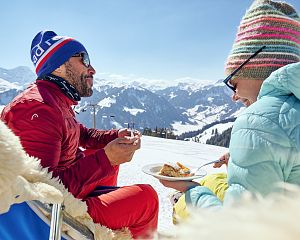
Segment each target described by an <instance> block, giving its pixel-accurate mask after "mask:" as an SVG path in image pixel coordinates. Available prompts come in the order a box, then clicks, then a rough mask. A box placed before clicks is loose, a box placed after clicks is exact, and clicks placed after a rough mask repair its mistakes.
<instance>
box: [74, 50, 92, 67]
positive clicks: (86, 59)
mask: <svg viewBox="0 0 300 240" xmlns="http://www.w3.org/2000/svg"><path fill="white" fill-rule="evenodd" d="M72 57H81V60H82V63H83V64H84V66H86V67H87V68H88V67H90V66H91V62H90V58H89V55H88V54H87V53H86V52H80V53H76V54H74V55H73V56H72Z"/></svg>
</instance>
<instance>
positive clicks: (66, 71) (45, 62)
mask: <svg viewBox="0 0 300 240" xmlns="http://www.w3.org/2000/svg"><path fill="white" fill-rule="evenodd" d="M31 60H32V62H33V63H34V65H35V67H36V73H37V76H38V78H37V80H36V82H35V83H34V84H32V85H31V86H30V87H28V89H26V90H25V91H24V92H22V93H21V94H19V95H18V96H17V97H16V98H15V99H14V100H13V101H12V102H11V103H10V104H9V105H7V106H6V107H5V108H4V110H3V112H2V114H1V119H2V120H3V121H4V122H5V123H6V124H7V125H8V126H9V127H10V128H11V129H12V130H13V131H14V133H15V134H16V135H17V136H19V137H20V139H21V143H22V145H23V147H24V149H25V151H26V152H27V153H28V154H29V155H31V156H35V157H37V158H39V159H41V164H42V166H43V167H45V168H49V171H51V172H52V174H53V177H59V178H60V179H61V181H62V183H63V184H64V185H65V187H66V188H67V189H68V190H69V191H70V192H71V193H72V194H73V195H74V196H75V197H77V198H79V199H82V200H83V201H85V202H86V203H87V206H88V212H89V214H90V215H91V217H92V218H93V220H94V222H96V223H100V224H102V225H105V226H107V227H109V228H111V229H120V228H123V227H128V228H129V230H130V231H131V233H132V236H133V237H134V238H138V237H141V238H148V237H150V236H151V234H150V232H153V231H155V230H156V228H157V221H158V197H157V194H156V192H155V191H154V190H153V188H152V187H151V186H149V185H146V184H137V185H133V186H126V187H120V188H117V187H104V186H103V185H108V184H111V185H115V184H116V177H117V174H118V166H119V165H120V164H122V163H125V162H129V161H130V160H131V159H132V157H133V154H134V152H135V151H136V150H137V149H139V148H140V142H141V140H140V134H139V133H136V134H135V135H134V136H133V137H130V136H128V135H130V132H129V131H128V130H127V129H120V130H111V131H103V130H97V129H88V128H86V127H84V126H83V125H82V124H80V123H78V122H77V120H76V119H75V114H74V111H73V110H72V106H73V105H76V104H77V102H78V101H80V99H81V97H89V96H91V95H92V93H93V90H92V86H93V75H94V74H95V73H96V71H95V69H94V68H93V67H92V65H91V64H90V60H89V56H88V53H87V51H86V49H85V48H84V46H83V45H82V44H81V43H80V42H78V41H76V40H75V39H73V38H70V37H64V36H58V35H57V34H56V33H54V32H52V31H42V32H39V33H38V34H37V35H36V36H35V38H34V39H33V41H32V45H31ZM79 147H83V148H85V149H97V151H95V152H94V153H92V154H89V155H87V154H85V152H83V151H81V150H80V148H79ZM99 186H100V189H99ZM101 186H103V187H102V188H101ZM97 187H98V189H97ZM95 189H96V191H95ZM97 191H98V193H97ZM95 192H96V193H95ZM99 194H100V195H99Z"/></svg>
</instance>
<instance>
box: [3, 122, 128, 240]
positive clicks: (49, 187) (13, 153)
mask: <svg viewBox="0 0 300 240" xmlns="http://www.w3.org/2000/svg"><path fill="white" fill-rule="evenodd" d="M29 200H39V201H41V202H44V203H61V202H64V205H65V211H66V212H67V213H69V214H70V215H71V216H72V217H74V218H75V219H76V220H77V221H79V222H81V223H82V224H85V225H86V226H87V227H88V228H89V229H90V230H91V231H92V232H93V233H94V236H95V239H97V240H107V239H132V238H131V235H130V232H129V230H128V229H122V230H120V231H112V230H110V229H108V228H106V227H104V226H101V225H100V224H94V223H93V220H92V219H91V217H90V216H89V214H88V213H87V206H86V204H85V203H84V202H82V201H80V200H79V199H76V198H74V197H73V195H72V194H70V193H69V192H68V191H67V190H66V188H65V187H64V186H63V185H62V184H61V183H60V182H59V181H58V179H57V178H56V179H54V178H52V175H51V174H50V173H48V171H47V169H44V168H41V166H40V161H39V160H38V159H36V158H34V157H30V156H28V155H27V154H26V153H25V151H24V150H23V148H22V146H21V144H20V141H19V138H18V137H17V136H15V135H14V134H13V132H12V131H11V130H10V129H9V128H8V127H7V126H6V125H5V124H4V123H3V122H2V121H0V214H1V213H5V212H7V211H9V208H10V206H11V205H12V204H14V203H21V202H24V201H29ZM68 231H69V235H71V236H72V235H75V234H74V233H73V232H72V229H68Z"/></svg>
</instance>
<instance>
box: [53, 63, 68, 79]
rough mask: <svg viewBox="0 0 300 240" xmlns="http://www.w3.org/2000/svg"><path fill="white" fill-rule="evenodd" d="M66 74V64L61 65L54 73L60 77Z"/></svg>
mask: <svg viewBox="0 0 300 240" xmlns="http://www.w3.org/2000/svg"><path fill="white" fill-rule="evenodd" d="M65 72H66V67H65V64H62V65H60V66H59V67H58V68H56V69H55V70H54V71H53V72H52V73H53V74H54V75H56V76H58V77H64V76H65Z"/></svg>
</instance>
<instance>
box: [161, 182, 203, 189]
mask: <svg viewBox="0 0 300 240" xmlns="http://www.w3.org/2000/svg"><path fill="white" fill-rule="evenodd" d="M159 181H160V182H161V184H162V185H164V186H165V187H168V188H173V189H175V190H177V191H179V192H186V191H187V190H189V189H190V188H192V187H196V186H200V184H199V183H196V182H193V181H166V180H159Z"/></svg>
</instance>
